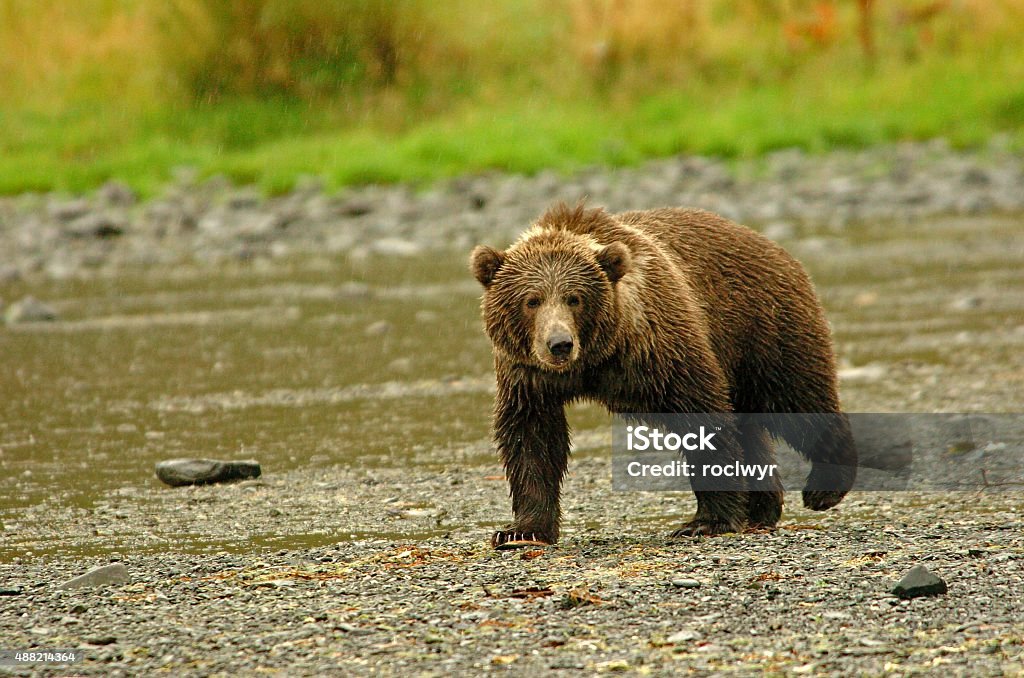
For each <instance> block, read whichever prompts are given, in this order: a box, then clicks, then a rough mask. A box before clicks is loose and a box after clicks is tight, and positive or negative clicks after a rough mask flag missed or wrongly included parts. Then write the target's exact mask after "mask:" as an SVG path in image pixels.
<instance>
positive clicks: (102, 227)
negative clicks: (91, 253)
mask: <svg viewBox="0 0 1024 678" xmlns="http://www.w3.org/2000/svg"><path fill="white" fill-rule="evenodd" d="M65 232H66V233H67V234H68V235H69V236H70V237H72V238H116V237H117V236H119V235H123V234H124V227H123V226H122V225H121V224H120V223H119V222H118V221H117V220H116V219H114V218H112V217H111V216H110V215H108V214H104V213H102V212H90V213H89V214H84V215H82V216H80V217H78V218H77V219H74V220H73V221H71V223H69V224H68V227H67V230H66V231H65Z"/></svg>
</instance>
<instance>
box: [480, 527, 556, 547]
mask: <svg viewBox="0 0 1024 678" xmlns="http://www.w3.org/2000/svg"><path fill="white" fill-rule="evenodd" d="M550 545H551V542H550V541H549V540H547V539H544V538H543V535H542V534H540V533H538V532H520V531H518V530H498V531H497V532H495V533H494V534H493V535H491V546H493V547H494V548H496V549H499V550H505V549H517V548H522V547H524V546H550Z"/></svg>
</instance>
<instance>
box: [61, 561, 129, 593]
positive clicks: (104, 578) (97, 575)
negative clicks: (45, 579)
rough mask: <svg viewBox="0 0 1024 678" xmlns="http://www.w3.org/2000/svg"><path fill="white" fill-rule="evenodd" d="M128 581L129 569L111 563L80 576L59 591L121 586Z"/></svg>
mask: <svg viewBox="0 0 1024 678" xmlns="http://www.w3.org/2000/svg"><path fill="white" fill-rule="evenodd" d="M127 580H128V568H126V567H125V566H124V565H122V564H121V563H111V564H110V565H103V566H102V567H96V568H93V569H91V570H89V571H88V572H86V573H85V574H83V575H79V576H77V577H75V578H74V579H69V580H68V581H66V582H64V583H63V584H60V585H59V586H58V587H57V588H58V589H62V590H64V589H78V588H85V587H90V588H92V587H97V586H110V585H112V584H121V583H123V582H125V581H127Z"/></svg>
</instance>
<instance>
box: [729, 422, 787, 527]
mask: <svg viewBox="0 0 1024 678" xmlns="http://www.w3.org/2000/svg"><path fill="white" fill-rule="evenodd" d="M740 445H741V446H742V447H743V462H744V463H745V464H747V465H748V466H754V467H755V468H756V469H757V471H756V474H751V475H748V476H747V487H748V489H749V491H750V494H749V495H748V497H747V526H748V527H750V528H759V527H761V528H764V527H768V528H772V527H775V526H776V525H777V524H778V522H779V518H781V517H782V502H783V496H784V494H785V492H784V490H783V487H782V479H781V478H780V477H779V472H778V465H777V464H776V463H775V449H774V447H773V445H772V440H771V437H770V436H769V435H768V431H766V430H765V429H764V428H763V427H762V426H761V425H760V424H758V423H755V422H750V421H748V422H741V423H740ZM762 474H763V477H762Z"/></svg>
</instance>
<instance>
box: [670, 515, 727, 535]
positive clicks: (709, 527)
mask: <svg viewBox="0 0 1024 678" xmlns="http://www.w3.org/2000/svg"><path fill="white" fill-rule="evenodd" d="M744 527H745V525H742V524H737V523H735V522H732V521H729V520H726V519H724V518H694V519H693V520H691V521H690V522H688V523H686V524H685V525H683V526H682V527H680V528H679V529H678V530H676V531H675V532H673V533H672V534H671V538H672V539H681V538H683V537H696V536H698V535H709V536H710V535H715V534H725V533H727V532H742V531H743V528H744Z"/></svg>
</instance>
